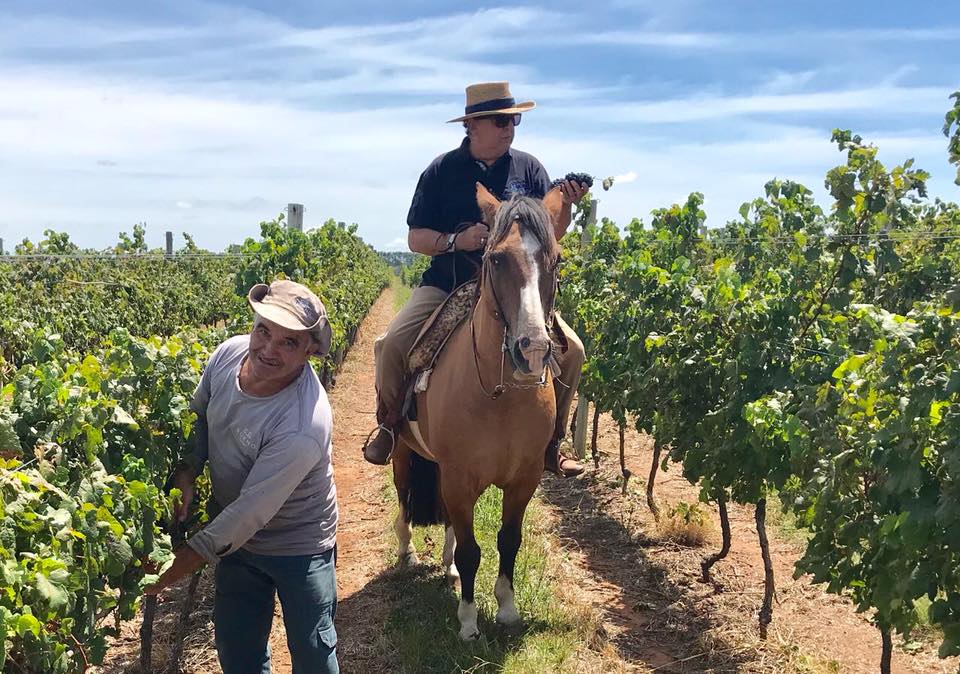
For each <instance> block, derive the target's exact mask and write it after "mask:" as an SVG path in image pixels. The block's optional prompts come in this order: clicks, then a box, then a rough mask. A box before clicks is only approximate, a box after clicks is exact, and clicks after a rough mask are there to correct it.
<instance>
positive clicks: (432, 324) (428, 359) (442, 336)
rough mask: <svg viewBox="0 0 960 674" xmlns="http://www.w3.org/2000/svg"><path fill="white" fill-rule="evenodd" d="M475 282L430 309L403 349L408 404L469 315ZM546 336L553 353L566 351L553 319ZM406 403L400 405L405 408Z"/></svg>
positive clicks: (428, 379) (565, 339)
mask: <svg viewBox="0 0 960 674" xmlns="http://www.w3.org/2000/svg"><path fill="white" fill-rule="evenodd" d="M477 283H478V282H477V281H476V280H473V281H467V282H466V283H464V284H463V285H460V286H457V287H456V288H455V289H454V290H453V292H452V293H450V294H449V295H448V296H447V298H446V299H445V300H444V301H443V303H442V304H440V306H438V307H437V308H436V309H434V311H433V313H432V314H430V317H429V318H428V319H427V320H426V322H425V323H424V324H423V327H422V328H421V329H420V333H419V334H418V335H417V338H416V339H415V340H414V342H413V346H412V347H410V351H408V352H407V376H408V378H409V382H410V384H409V387H408V391H407V403H408V405H409V403H410V401H411V398H412V397H413V395H415V394H417V393H423V392H424V391H426V390H427V386H428V385H429V382H430V373H431V372H433V368H434V366H435V365H436V363H437V360H438V359H439V358H440V354H441V353H442V352H443V347H445V346H446V344H447V341H448V340H449V339H450V336H451V335H452V334H453V331H454V330H455V329H456V328H457V326H459V325H460V324H461V323H463V321H464V319H466V318H467V317H468V316H470V312H471V311H472V310H473V306H474V304H475V303H476V298H477ZM550 337H551V341H552V342H553V354H554V355H555V354H558V353H566V351H567V349H568V348H569V344H567V338H566V337H565V336H564V334H563V331H562V330H560V327H559V326H558V325H557V323H556V322H555V321H554V323H553V326H552V328H551V330H550ZM550 360H551V361H552V365H551V367H553V368H554V374H558V370H559V368H558V367H557V366H556V360H555V358H554V356H551V359H550ZM408 405H405V406H404V407H405V408H406V407H408ZM414 414H415V413H414ZM414 418H415V417H414Z"/></svg>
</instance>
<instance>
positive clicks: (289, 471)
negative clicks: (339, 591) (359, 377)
mask: <svg viewBox="0 0 960 674" xmlns="http://www.w3.org/2000/svg"><path fill="white" fill-rule="evenodd" d="M248 346H249V337H248V336H247V335H240V336H237V337H232V338H230V339H228V340H227V341H226V342H224V343H223V344H221V345H220V346H219V347H218V348H217V350H216V351H215V352H214V353H213V355H212V356H211V357H210V362H209V363H208V364H207V367H206V369H205V370H204V372H203V376H202V377H201V379H200V384H199V386H198V387H197V391H196V393H195V394H194V397H193V401H192V403H191V408H192V409H193V410H194V411H195V412H196V413H197V416H198V421H197V427H196V429H195V430H196V434H197V451H196V455H195V456H194V457H192V461H193V463H194V465H195V466H200V465H202V464H203V461H204V460H208V461H209V463H210V477H211V482H212V487H213V495H212V496H213V501H215V503H212V504H210V506H209V507H208V510H209V511H210V514H211V521H210V522H209V523H208V524H207V526H206V527H205V528H204V529H203V530H202V531H200V532H199V533H198V534H196V535H195V536H193V537H192V538H191V539H190V541H189V545H190V547H192V548H193V549H194V550H196V551H197V552H198V553H199V554H200V555H202V556H203V557H204V558H205V559H206V560H207V561H209V562H211V563H216V562H217V561H219V559H220V558H221V557H223V556H225V555H228V554H230V553H231V552H235V551H236V550H238V549H240V548H244V549H246V550H247V551H249V552H252V553H255V554H261V555H283V556H287V555H313V554H318V553H321V552H325V551H326V550H329V549H330V548H332V547H333V546H334V544H335V543H336V534H337V491H336V486H335V485H334V482H333V464H332V462H331V435H332V430H333V414H332V412H331V410H330V403H329V402H328V400H327V394H326V391H324V389H323V386H321V385H320V380H319V379H318V378H317V375H316V374H315V373H314V371H313V368H311V367H310V366H309V365H306V366H304V368H303V372H302V373H301V374H300V377H299V378H297V379H296V381H294V382H293V383H291V384H290V385H289V386H287V387H286V388H285V389H283V390H282V391H280V392H279V393H276V394H274V395H272V396H269V397H263V398H261V397H256V396H251V395H248V394H246V393H244V392H243V391H242V390H241V389H240V382H239V374H240V366H241V364H242V363H243V361H244V359H245V358H246V356H247V350H248ZM221 508H222V510H220V511H219V513H217V510H218V509H221ZM215 513H216V514H215Z"/></svg>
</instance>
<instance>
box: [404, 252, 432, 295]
mask: <svg viewBox="0 0 960 674" xmlns="http://www.w3.org/2000/svg"><path fill="white" fill-rule="evenodd" d="M429 266H430V258H429V257H428V256H426V255H420V254H417V255H415V256H414V258H413V260H411V262H410V263H409V264H405V265H403V266H402V267H400V280H401V281H402V282H403V285H405V286H409V287H411V288H416V287H417V286H419V285H420V281H421V280H422V279H423V274H424V272H425V271H427V267H429Z"/></svg>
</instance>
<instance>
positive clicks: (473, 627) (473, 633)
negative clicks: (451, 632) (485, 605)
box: [457, 599, 480, 641]
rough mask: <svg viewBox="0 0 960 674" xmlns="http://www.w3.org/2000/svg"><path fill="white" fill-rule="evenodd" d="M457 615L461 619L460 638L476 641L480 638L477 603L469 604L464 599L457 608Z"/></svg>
mask: <svg viewBox="0 0 960 674" xmlns="http://www.w3.org/2000/svg"><path fill="white" fill-rule="evenodd" d="M457 617H458V618H459V619H460V638H461V639H462V640H463V641H475V640H476V639H479V638H480V628H479V627H477V605H476V603H475V602H470V603H469V604H468V603H467V602H465V601H463V600H462V599H461V600H460V606H459V607H458V608H457Z"/></svg>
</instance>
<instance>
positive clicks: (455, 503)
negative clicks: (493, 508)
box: [440, 470, 480, 641]
mask: <svg viewBox="0 0 960 674" xmlns="http://www.w3.org/2000/svg"><path fill="white" fill-rule="evenodd" d="M461 474H462V471H457V470H442V471H441V473H440V488H441V490H442V493H443V503H444V505H445V506H446V509H447V515H448V516H449V518H450V527H451V528H452V529H453V534H454V536H455V537H456V539H455V540H456V544H455V548H456V549H455V551H454V553H453V559H454V561H455V563H456V565H457V567H456V568H457V570H458V571H459V572H460V605H459V607H458V608H457V618H459V619H460V638H461V639H462V640H464V641H474V640H476V639H478V638H479V637H480V628H479V627H478V626H477V602H476V601H475V598H474V588H475V585H476V580H477V569H479V568H480V546H479V545H477V540H476V538H474V535H473V509H474V506H475V505H476V503H477V497H478V496H479V494H478V493H477V492H476V489H475V488H474V487H473V486H471V485H468V484H466V483H465V481H464V480H463V479H462V478H460V477H459V476H460V475H461ZM448 540H449V539H448ZM444 548H445V549H444V552H446V545H445V546H444Z"/></svg>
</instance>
